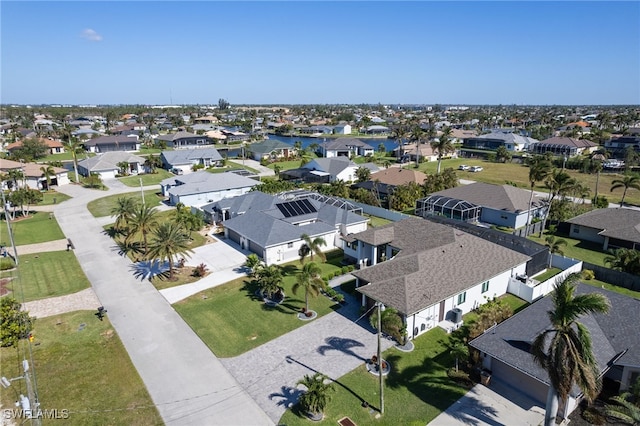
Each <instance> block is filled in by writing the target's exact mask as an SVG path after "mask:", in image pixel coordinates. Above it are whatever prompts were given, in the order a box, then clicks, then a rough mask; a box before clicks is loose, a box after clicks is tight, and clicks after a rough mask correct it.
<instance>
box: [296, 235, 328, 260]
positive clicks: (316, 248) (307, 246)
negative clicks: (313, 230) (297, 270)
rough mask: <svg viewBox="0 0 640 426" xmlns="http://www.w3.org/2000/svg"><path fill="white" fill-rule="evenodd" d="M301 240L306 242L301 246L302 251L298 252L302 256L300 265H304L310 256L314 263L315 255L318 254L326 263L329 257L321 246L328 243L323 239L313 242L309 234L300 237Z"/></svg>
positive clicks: (316, 239) (319, 238) (317, 238)
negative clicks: (305, 259) (306, 258)
mask: <svg viewBox="0 0 640 426" xmlns="http://www.w3.org/2000/svg"><path fill="white" fill-rule="evenodd" d="M300 238H301V239H302V240H303V241H304V244H302V246H300V250H298V255H299V256H300V263H304V258H305V257H307V256H308V255H309V256H310V258H311V261H312V262H313V255H314V254H316V255H318V257H319V258H320V259H322V261H323V262H324V261H325V260H326V259H327V257H326V256H325V255H324V253H323V252H322V248H321V246H326V245H327V242H326V241H325V240H324V239H323V238H321V237H316V238H314V239H313V240H312V239H311V237H309V236H308V235H307V234H302V235H300Z"/></svg>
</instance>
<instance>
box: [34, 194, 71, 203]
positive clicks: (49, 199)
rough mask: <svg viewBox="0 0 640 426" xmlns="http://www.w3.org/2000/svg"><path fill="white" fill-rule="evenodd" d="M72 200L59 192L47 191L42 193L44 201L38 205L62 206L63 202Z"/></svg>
mask: <svg viewBox="0 0 640 426" xmlns="http://www.w3.org/2000/svg"><path fill="white" fill-rule="evenodd" d="M69 198H71V197H70V196H68V195H67V194H63V193H62V192H57V191H55V190H52V191H47V192H43V193H42V201H41V202H39V203H38V205H39V206H48V205H51V204H60V203H61V202H63V201H66V200H68V199H69Z"/></svg>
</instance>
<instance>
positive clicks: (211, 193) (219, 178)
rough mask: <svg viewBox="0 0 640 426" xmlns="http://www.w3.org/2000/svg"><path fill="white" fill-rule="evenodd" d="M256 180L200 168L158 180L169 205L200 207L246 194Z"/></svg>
mask: <svg viewBox="0 0 640 426" xmlns="http://www.w3.org/2000/svg"><path fill="white" fill-rule="evenodd" d="M258 183H259V182H258V181H257V180H254V179H251V178H248V177H244V176H239V175H237V174H235V173H209V172H208V171H206V170H200V171H197V172H194V173H190V174H187V175H182V176H173V177H170V178H167V179H164V180H163V181H161V182H160V188H161V191H162V195H164V196H165V197H168V198H169V203H170V204H171V205H176V204H178V203H182V204H184V205H185V206H193V207H201V206H204V205H205V204H209V203H213V202H215V201H218V200H221V199H223V198H230V197H236V196H238V195H243V194H246V193H247V192H249V191H250V190H251V188H253V187H254V186H256V185H258Z"/></svg>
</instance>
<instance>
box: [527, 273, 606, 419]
mask: <svg viewBox="0 0 640 426" xmlns="http://www.w3.org/2000/svg"><path fill="white" fill-rule="evenodd" d="M579 278H580V274H571V275H569V276H568V277H567V278H566V279H565V280H564V281H562V282H559V283H556V286H555V291H554V292H553V293H552V296H551V298H552V301H553V309H552V310H550V311H548V315H549V320H550V321H551V327H549V328H547V329H546V330H545V331H543V332H541V333H540V334H539V335H538V336H537V337H536V339H535V340H534V342H533V345H532V346H531V353H532V354H533V359H534V360H535V361H536V363H538V364H539V365H540V366H541V367H542V368H544V369H545V370H546V371H547V373H548V374H549V381H550V382H551V383H550V385H549V392H548V393H547V404H546V413H545V426H552V425H555V418H556V415H557V411H558V397H559V398H560V399H561V400H562V401H566V399H567V397H568V396H569V392H571V389H572V387H573V385H574V383H575V384H577V385H578V387H579V388H580V389H581V390H582V392H583V393H584V395H585V397H586V398H587V399H588V400H589V401H591V400H592V399H593V398H594V397H595V396H596V395H597V393H598V390H599V387H600V383H599V370H598V365H597V362H596V359H595V357H594V355H593V350H592V345H591V336H590V333H589V330H588V329H587V328H586V327H585V326H584V325H583V324H581V323H580V322H579V321H578V319H579V318H580V317H581V316H582V315H588V314H592V313H607V312H608V311H609V306H610V305H609V300H608V299H607V298H606V297H605V296H603V295H602V294H600V293H589V294H581V295H577V296H576V295H575V290H576V285H577V282H578V280H579Z"/></svg>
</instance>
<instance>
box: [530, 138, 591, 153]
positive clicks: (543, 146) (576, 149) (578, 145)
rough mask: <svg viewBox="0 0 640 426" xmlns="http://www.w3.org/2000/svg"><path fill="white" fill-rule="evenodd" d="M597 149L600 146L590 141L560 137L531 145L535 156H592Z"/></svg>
mask: <svg viewBox="0 0 640 426" xmlns="http://www.w3.org/2000/svg"><path fill="white" fill-rule="evenodd" d="M597 149H598V144H595V143H593V142H591V141H590V140H587V139H574V138H568V137H560V136H556V137H553V138H549V139H545V140H543V141H540V142H535V143H532V144H530V145H529V152H531V153H533V154H545V153H547V152H550V153H552V154H554V155H566V156H568V157H574V156H576V155H582V154H590V153H592V152H594V151H596V150H597Z"/></svg>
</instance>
